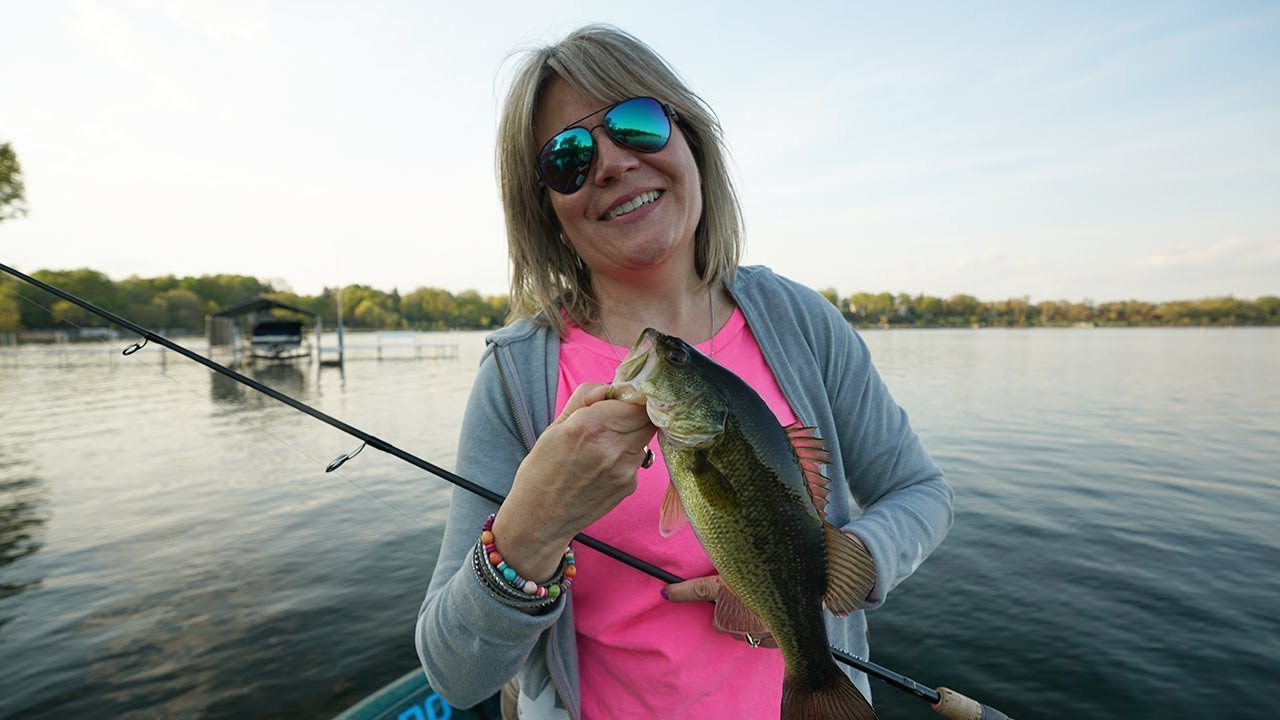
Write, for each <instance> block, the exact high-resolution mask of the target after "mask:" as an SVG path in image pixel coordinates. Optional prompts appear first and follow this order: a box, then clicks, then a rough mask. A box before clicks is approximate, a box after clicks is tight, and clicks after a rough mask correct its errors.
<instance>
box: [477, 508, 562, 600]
mask: <svg viewBox="0 0 1280 720" xmlns="http://www.w3.org/2000/svg"><path fill="white" fill-rule="evenodd" d="M497 517H498V516H497V514H496V513H495V514H492V515H490V516H489V517H488V518H487V519H486V520H485V521H484V526H483V528H482V529H481V531H480V544H481V545H482V546H483V547H484V552H485V553H486V555H487V556H488V561H489V564H490V565H491V566H492V567H493V568H495V569H496V570H497V571H498V572H499V573H501V575H502V578H503V579H504V580H506V581H507V583H509V584H510V585H511V587H513V588H515V589H516V590H519V591H520V592H522V593H524V594H525V595H526V596H528V597H531V598H551V599H552V600H554V599H556V598H558V597H560V595H562V594H564V593H567V592H569V588H570V587H572V586H573V578H574V577H576V576H577V574H578V568H577V566H576V565H575V564H574V561H573V548H565V551H564V558H562V559H561V561H560V568H559V569H558V570H557V572H556V575H555V578H554V579H553V580H552V581H550V582H548V583H547V584H546V585H539V584H538V583H536V582H534V581H532V580H528V579H526V578H522V577H520V575H519V573H517V572H516V571H515V570H513V569H512V568H511V567H510V566H508V565H507V563H506V561H504V560H503V559H502V554H501V553H499V552H498V547H497V544H496V538H495V537H494V535H493V521H494V519H495V518H497Z"/></svg>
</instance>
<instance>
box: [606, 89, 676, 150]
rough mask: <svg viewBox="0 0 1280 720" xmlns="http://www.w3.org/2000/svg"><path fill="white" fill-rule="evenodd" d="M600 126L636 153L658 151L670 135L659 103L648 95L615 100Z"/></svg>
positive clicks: (669, 126)
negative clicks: (616, 102)
mask: <svg viewBox="0 0 1280 720" xmlns="http://www.w3.org/2000/svg"><path fill="white" fill-rule="evenodd" d="M604 129H605V132H607V133H609V137H611V138H613V139H614V140H616V141H617V142H619V143H621V144H622V145H626V146H627V147H629V148H631V149H633V150H638V151H639V152H646V153H652V152H658V151H659V150H661V149H662V148H664V147H666V146H667V140H669V139H670V138H671V121H670V120H669V119H668V118H667V113H666V111H665V110H664V109H663V107H662V104H661V103H659V102H658V101H657V100H654V99H653V98H648V97H640V98H632V99H630V100H627V101H625V102H622V103H619V104H618V105H617V107H615V108H613V109H612V110H610V111H609V112H608V113H607V114H606V115H605V116H604Z"/></svg>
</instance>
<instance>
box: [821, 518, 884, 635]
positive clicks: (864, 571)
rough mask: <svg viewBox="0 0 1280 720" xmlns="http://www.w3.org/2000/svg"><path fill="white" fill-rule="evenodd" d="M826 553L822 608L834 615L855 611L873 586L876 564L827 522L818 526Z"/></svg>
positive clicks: (861, 549)
mask: <svg viewBox="0 0 1280 720" xmlns="http://www.w3.org/2000/svg"><path fill="white" fill-rule="evenodd" d="M822 535H823V540H824V541H825V544H826V550H827V590H826V592H824V593H823V594H822V604H823V605H825V606H826V608H827V609H828V610H830V611H831V612H833V613H835V614H836V615H840V616H844V615H848V614H849V613H851V612H853V611H854V610H857V609H858V606H859V605H861V604H862V601H863V600H866V599H867V595H870V594H871V588H872V587H873V586H874V585H875V584H876V561H875V559H873V558H872V557H871V553H869V552H867V549H866V548H864V547H863V546H862V545H861V544H860V543H859V542H858V541H857V540H854V539H853V538H851V537H849V536H848V535H846V534H845V532H844V531H843V530H841V529H840V528H838V527H836V526H834V525H832V524H831V523H828V522H823V523H822Z"/></svg>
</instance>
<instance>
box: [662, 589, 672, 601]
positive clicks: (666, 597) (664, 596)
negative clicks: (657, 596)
mask: <svg viewBox="0 0 1280 720" xmlns="http://www.w3.org/2000/svg"><path fill="white" fill-rule="evenodd" d="M662 599H663V600H670V599H671V595H670V593H668V592H667V589H666V588H662Z"/></svg>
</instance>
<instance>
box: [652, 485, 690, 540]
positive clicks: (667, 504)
mask: <svg viewBox="0 0 1280 720" xmlns="http://www.w3.org/2000/svg"><path fill="white" fill-rule="evenodd" d="M688 524H689V516H687V515H685V514H684V504H683V503H681V502H680V493H678V492H676V485H675V483H668V484H667V494H665V495H663V496H662V512H661V513H660V514H659V516H658V534H660V535H662V537H664V538H669V537H671V536H672V535H675V534H676V531H678V530H679V529H680V528H682V527H684V526H685V525H688Z"/></svg>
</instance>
